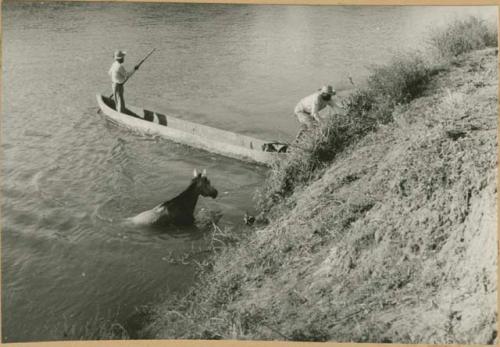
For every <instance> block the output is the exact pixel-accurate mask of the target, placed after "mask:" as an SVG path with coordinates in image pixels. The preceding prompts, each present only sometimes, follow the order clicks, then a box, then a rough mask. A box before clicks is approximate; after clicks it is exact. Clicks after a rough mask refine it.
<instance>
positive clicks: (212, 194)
mask: <svg viewBox="0 0 500 347" xmlns="http://www.w3.org/2000/svg"><path fill="white" fill-rule="evenodd" d="M217 194H219V192H217V189H214V191H213V192H210V195H209V196H210V197H211V198H212V199H215V198H216V197H217Z"/></svg>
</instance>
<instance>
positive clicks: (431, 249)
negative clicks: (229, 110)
mask: <svg viewBox="0 0 500 347" xmlns="http://www.w3.org/2000/svg"><path fill="white" fill-rule="evenodd" d="M497 81H498V77H497V51H496V50H492V49H488V50H482V51H476V52H472V53H471V54H468V55H466V56H464V57H462V58H461V59H459V60H458V61H456V63H455V64H454V65H453V66H452V67H451V68H449V69H448V70H447V71H443V72H441V73H440V74H439V75H437V76H436V77H434V80H433V84H432V86H431V87H430V88H429V90H428V92H427V94H426V95H424V96H423V97H421V98H419V99H416V100H414V101H413V102H411V103H410V104H409V105H407V106H406V107H405V108H404V109H398V110H397V111H396V112H395V114H394V118H395V121H394V122H393V123H391V124H389V125H385V126H382V127H381V128H380V129H379V130H378V131H377V132H375V133H373V134H370V135H369V136H367V137H366V138H365V139H363V140H362V141H361V143H358V144H357V145H356V146H355V148H350V149H348V150H347V151H345V152H343V153H342V154H341V155H340V156H338V157H337V158H336V159H335V161H334V163H333V165H332V166H331V167H330V168H329V170H327V171H326V172H325V174H324V175H323V176H322V178H321V179H319V180H318V181H316V182H314V183H313V184H311V185H310V186H308V187H306V188H305V189H303V190H300V191H298V192H296V193H295V194H294V195H293V196H292V197H290V198H289V199H288V200H287V202H286V203H285V204H284V205H283V206H280V207H278V208H277V209H278V210H279V213H278V215H279V217H278V218H277V219H276V220H273V221H272V222H271V224H270V225H268V226H267V227H265V228H264V229H262V230H257V231H256V232H255V235H254V236H252V237H249V238H248V239H246V240H244V241H243V242H242V243H241V244H240V245H238V246H236V247H235V248H233V249H229V250H227V251H226V252H225V254H223V255H222V256H221V257H220V258H219V259H218V260H217V261H216V263H215V264H214V267H213V274H212V275H210V278H209V286H207V287H206V290H205V291H204V292H203V293H198V294H196V295H197V296H198V298H197V299H196V298H193V299H192V300H194V302H196V303H197V305H198V307H197V308H196V309H195V310H196V312H198V313H196V314H193V311H191V314H192V316H191V317H190V318H189V324H188V323H186V321H183V323H182V324H183V325H185V326H186V329H185V330H183V329H179V327H178V326H177V327H176V324H175V322H173V321H172V319H170V318H169V319H167V318H164V319H163V321H162V322H160V323H159V322H156V323H155V325H154V326H153V327H150V328H151V329H152V331H154V332H155V337H159V338H162V337H168V338H171V337H172V336H176V337H181V338H182V337H184V338H186V337H187V338H219V337H220V338H238V339H246V338H251V339H292V340H333V341H355V342H362V341H368V342H411V343H492V342H493V340H494V339H495V337H496V290H497V286H496V283H497V281H496V258H497V233H496V209H495V208H496V204H495V198H496V180H495V178H496V153H497V150H496V141H497V136H496V134H497V87H498V84H497ZM168 310H169V308H168V307H165V308H164V311H163V313H162V314H163V315H164V317H167V316H169V314H168V313H169V312H171V311H168ZM194 327H196V328H194ZM188 328H189V329H188Z"/></svg>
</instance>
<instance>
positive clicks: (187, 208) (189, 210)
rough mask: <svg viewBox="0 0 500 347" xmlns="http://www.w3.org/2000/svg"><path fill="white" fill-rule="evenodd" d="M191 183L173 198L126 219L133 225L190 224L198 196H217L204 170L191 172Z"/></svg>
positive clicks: (192, 220)
mask: <svg viewBox="0 0 500 347" xmlns="http://www.w3.org/2000/svg"><path fill="white" fill-rule="evenodd" d="M193 175H194V177H193V179H192V180H191V184H190V185H189V186H188V187H187V188H186V189H185V190H184V191H183V192H182V193H180V194H179V195H177V196H176V197H175V198H173V199H171V200H168V201H165V202H164V203H162V204H160V205H158V206H156V207H154V208H153V209H151V210H148V211H144V212H142V213H139V214H138V215H137V216H135V217H131V218H128V219H127V221H128V222H131V223H132V224H135V225H156V226H162V225H168V224H175V225H190V224H193V222H194V208H195V207H196V203H197V202H198V197H199V196H200V195H201V196H210V197H211V198H213V199H215V198H216V197H217V189H215V188H214V187H212V186H211V185H210V181H209V180H208V178H207V172H206V170H203V172H202V173H198V172H197V171H196V169H195V170H194V172H193Z"/></svg>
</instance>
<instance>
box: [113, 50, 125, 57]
mask: <svg viewBox="0 0 500 347" xmlns="http://www.w3.org/2000/svg"><path fill="white" fill-rule="evenodd" d="M125 54H127V52H125V51H120V50H118V51H116V52H115V59H121V58H124V57H125Z"/></svg>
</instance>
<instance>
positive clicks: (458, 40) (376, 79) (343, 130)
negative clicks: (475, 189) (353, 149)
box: [257, 17, 498, 213]
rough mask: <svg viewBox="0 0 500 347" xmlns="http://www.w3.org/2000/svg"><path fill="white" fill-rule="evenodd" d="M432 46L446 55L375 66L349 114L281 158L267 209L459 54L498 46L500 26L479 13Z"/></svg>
mask: <svg viewBox="0 0 500 347" xmlns="http://www.w3.org/2000/svg"><path fill="white" fill-rule="evenodd" d="M430 43H431V46H432V47H433V48H434V49H435V50H437V52H438V56H439V58H440V59H437V60H436V59H435V58H431V57H429V55H428V54H427V55H425V54H424V53H421V52H411V53H406V54H403V53H402V54H399V55H397V56H396V57H394V58H393V59H392V60H391V61H390V62H389V63H388V64H386V65H383V66H378V67H375V68H373V69H372V72H371V75H370V76H369V78H368V81H367V86H366V87H364V88H360V89H357V90H355V91H354V92H353V93H352V94H351V95H350V96H348V97H347V99H346V100H344V104H345V106H346V108H347V114H346V115H345V116H335V117H330V118H329V119H327V120H326V121H325V122H324V123H323V124H321V125H320V126H318V127H317V128H315V129H312V130H311V131H310V132H309V133H308V134H307V136H303V137H302V138H301V139H300V140H299V141H298V142H297V143H295V144H294V145H293V146H291V149H290V155H289V156H288V157H287V158H285V159H282V160H280V161H277V162H275V163H274V165H273V166H272V168H271V171H270V174H269V176H268V178H267V180H266V182H265V183H264V185H263V187H262V188H261V189H260V191H259V192H258V193H257V204H258V207H259V209H260V210H261V211H263V212H264V213H267V212H269V211H270V210H271V209H272V208H273V206H276V205H277V204H278V203H279V202H280V201H283V200H284V199H286V198H287V197H288V196H291V195H292V194H293V192H294V191H295V189H297V188H298V187H301V186H304V185H306V184H308V183H309V182H311V181H314V180H315V179H317V178H318V177H319V176H320V175H321V174H322V172H323V171H324V169H325V168H327V167H328V166H329V164H330V163H331V162H332V161H333V159H334V158H335V157H336V155H337V154H339V153H341V152H342V151H343V150H344V149H345V148H346V147H348V146H352V145H353V144H355V143H357V142H358V141H359V140H360V139H361V138H363V137H364V136H366V135H367V134H368V133H370V132H372V131H374V130H375V129H377V128H378V127H379V125H380V124H384V123H388V122H391V121H392V120H393V117H392V114H393V111H394V110H395V109H396V107H398V106H402V105H405V104H408V103H409V102H411V101H412V100H414V99H415V98H418V97H419V96H421V95H422V94H423V93H424V92H425V90H426V88H427V87H428V85H429V82H430V81H431V78H432V76H433V75H435V74H437V73H438V72H440V71H441V70H443V69H446V68H447V66H449V64H450V63H451V62H452V59H453V58H455V57H456V56H458V55H460V54H463V53H466V52H470V51H472V50H476V49H481V48H485V47H492V46H497V45H498V43H497V29H496V26H494V25H492V24H488V23H486V22H485V21H483V20H481V19H478V18H476V17H469V18H467V19H463V20H462V19H460V20H456V21H454V22H453V23H451V24H450V25H449V26H448V27H446V28H444V29H441V30H438V31H436V32H433V33H432V34H431V36H430Z"/></svg>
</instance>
